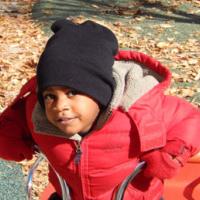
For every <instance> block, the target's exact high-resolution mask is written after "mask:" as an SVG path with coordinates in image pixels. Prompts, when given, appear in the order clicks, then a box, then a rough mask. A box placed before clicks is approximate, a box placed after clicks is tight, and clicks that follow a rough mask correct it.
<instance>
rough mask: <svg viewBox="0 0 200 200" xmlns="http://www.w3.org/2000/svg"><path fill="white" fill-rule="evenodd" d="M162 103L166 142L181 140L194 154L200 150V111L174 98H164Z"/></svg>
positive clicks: (182, 100)
mask: <svg viewBox="0 0 200 200" xmlns="http://www.w3.org/2000/svg"><path fill="white" fill-rule="evenodd" d="M162 102H163V104H162V108H163V109H164V110H163V112H162V113H163V120H164V121H165V125H166V128H167V142H168V141H174V140H181V141H183V142H184V143H185V144H186V147H187V148H188V149H189V151H190V152H191V155H193V154H195V153H196V152H197V151H199V150H200V140H199V137H200V110H199V109H197V108H195V107H194V106H192V105H191V104H190V103H188V102H186V101H185V100H184V99H180V98H177V97H174V96H164V98H163V101H162Z"/></svg>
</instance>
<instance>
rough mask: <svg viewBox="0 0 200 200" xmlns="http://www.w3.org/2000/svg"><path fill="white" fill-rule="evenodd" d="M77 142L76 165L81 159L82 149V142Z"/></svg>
mask: <svg viewBox="0 0 200 200" xmlns="http://www.w3.org/2000/svg"><path fill="white" fill-rule="evenodd" d="M75 144H76V154H75V158H74V162H75V164H76V165H78V164H79V163H80V160H81V155H82V150H81V144H80V142H79V141H78V142H77V143H75Z"/></svg>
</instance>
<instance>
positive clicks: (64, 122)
mask: <svg viewBox="0 0 200 200" xmlns="http://www.w3.org/2000/svg"><path fill="white" fill-rule="evenodd" d="M75 119H76V117H60V118H59V119H58V120H57V122H58V123H59V124H62V125H67V124H70V123H72V122H73V121H74V120H75Z"/></svg>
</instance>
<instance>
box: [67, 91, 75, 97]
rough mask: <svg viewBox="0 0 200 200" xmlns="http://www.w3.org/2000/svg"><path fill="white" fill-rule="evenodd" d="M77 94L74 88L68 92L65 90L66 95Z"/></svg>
mask: <svg viewBox="0 0 200 200" xmlns="http://www.w3.org/2000/svg"><path fill="white" fill-rule="evenodd" d="M77 94H78V92H77V91H76V90H70V91H69V92H67V96H68V97H73V96H75V95H77Z"/></svg>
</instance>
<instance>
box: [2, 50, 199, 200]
mask: <svg viewBox="0 0 200 200" xmlns="http://www.w3.org/2000/svg"><path fill="white" fill-rule="evenodd" d="M116 60H134V61H135V62H138V63H141V64H143V65H146V66H147V67H149V68H151V69H153V70H154V71H155V72H157V73H159V74H160V75H161V76H162V77H164V80H163V81H162V82H161V83H160V84H158V85H157V86H155V87H154V88H153V89H152V90H150V91H149V92H148V93H146V94H145V95H143V96H142V97H141V98H140V99H139V100H138V101H137V102H135V103H134V104H133V105H132V107H131V108H130V109H129V111H128V112H124V111H123V110H121V109H120V108H118V109H116V110H113V113H112V115H111V117H110V118H109V120H108V121H107V122H106V124H105V125H104V127H103V128H102V129H100V130H98V131H94V132H93V133H92V134H91V135H90V136H88V137H86V138H85V139H84V140H83V142H82V143H81V148H82V151H83V153H82V156H81V162H80V164H79V165H75V163H74V157H75V150H76V148H75V146H76V145H75V142H74V141H72V140H68V139H64V138H61V137H56V136H49V135H48V134H45V133H44V134H41V133H37V132H35V131H34V127H33V124H32V111H33V109H34V107H35V103H36V99H37V96H36V94H35V88H36V84H35V78H33V79H32V80H31V82H30V83H28V84H27V85H26V86H25V87H23V88H22V91H21V93H20V95H19V96H18V97H17V100H16V101H15V104H16V103H17V102H20V101H21V99H23V101H21V102H23V103H22V104H20V106H19V107H18V108H17V110H18V111H17V112H16V114H15V115H12V118H13V119H14V120H16V123H15V121H13V122H14V123H11V124H9V126H10V128H9V130H10V131H6V130H7V127H6V129H5V127H4V128H2V125H1V129H0V141H3V142H2V143H3V145H0V156H1V157H4V158H6V159H7V158H9V159H15V160H20V159H23V158H29V155H31V149H32V148H31V145H28V143H27V141H29V139H30V138H31V137H30V133H31V135H32V137H33V139H34V142H36V143H37V144H38V146H39V147H40V149H41V150H42V152H43V153H45V155H46V156H47V157H48V159H49V161H50V163H51V165H52V166H53V167H54V168H55V169H56V171H57V172H58V173H59V174H60V175H61V176H62V177H63V178H64V179H65V180H66V182H67V183H68V184H69V186H70V188H71V195H72V199H73V200H89V199H90V200H92V199H93V200H108V199H112V198H113V197H114V191H116V188H117V187H118V185H119V184H120V183H121V182H122V180H123V179H124V178H125V177H126V176H127V175H128V174H130V173H131V172H132V170H133V168H134V167H135V166H136V164H137V163H138V160H139V156H140V155H141V153H145V154H146V155H147V154H149V156H151V155H152V151H153V150H154V149H160V150H161V149H163V147H164V146H165V147H167V145H168V143H169V141H172V140H175V141H178V140H181V141H183V142H184V143H185V147H186V149H188V151H189V153H190V154H194V153H195V152H197V150H199V147H200V140H199V130H200V113H199V111H198V110H197V109H195V108H194V107H192V106H191V105H190V104H189V103H187V102H186V101H184V100H180V99H178V98H176V97H170V96H165V95H164V94H163V91H164V89H165V88H167V87H168V85H169V82H170V77H171V75H170V73H169V71H168V70H167V69H166V68H164V67H163V66H162V65H161V64H160V63H159V62H158V61H155V60H154V59H152V58H150V57H148V56H146V55H144V54H141V53H137V52H132V51H131V52H130V51H127V52H126V51H121V52H119V54H118V55H117V56H116ZM29 86H30V87H29ZM28 91H30V92H31V93H30V94H29V95H28V93H27V92H28ZM24 104H25V105H26V109H25V110H26V119H24V118H23V117H22V116H21V114H23V115H24V110H23V112H21V108H23V109H24ZM9 109H10V108H8V109H7V110H9ZM7 110H6V111H5V112H4V113H8V112H7ZM20 113H21V114H20ZM2 116H4V114H3V115H2ZM8 116H9V118H10V117H11V114H8ZM1 121H2V118H1V120H0V122H1ZM16 124H17V125H18V126H16ZM22 130H26V131H22ZM4 138H8V139H5V140H4ZM11 138H12V140H11ZM27 138H28V140H27ZM14 140H16V143H15V147H11V146H12V145H11V143H10V141H14ZM173 146H174V145H172V147H173ZM172 147H170V145H169V147H168V148H167V149H168V150H167V151H171V150H172V152H170V153H173V152H174V149H173V148H172ZM6 149H8V151H6ZM14 150H16V152H15V151H14ZM157 152H158V153H155V154H156V155H155V156H152V159H155V160H156V159H161V158H163V157H162V156H161V157H160V156H159V155H160V152H159V151H157ZM21 153H22V154H23V156H22V157H20V156H19V155H21ZM15 154H16V155H17V158H16V155H15ZM162 154H166V152H164V151H162ZM184 156H185V154H183V155H180V156H179V159H180V160H181V159H183V163H184V160H187V156H186V157H185V158H184ZM177 157H178V156H177ZM165 158H166V157H165V156H164V159H163V160H164V161H163V162H164V163H165V162H166V159H165ZM158 167H159V166H158ZM170 167H172V168H173V167H174V166H173V165H172V166H170ZM166 173H167V172H166ZM52 177H54V178H51V180H50V181H51V182H52V183H53V184H54V186H55V188H58V187H59V186H58V182H57V181H56V178H55V176H52ZM161 192H162V180H159V179H158V178H156V177H155V178H148V177H144V176H143V175H142V174H141V175H139V176H138V178H136V179H135V181H133V182H132V183H131V184H130V185H129V186H128V188H127V190H126V193H125V197H126V198H125V199H126V200H132V199H135V200H140V199H142V200H158V199H159V196H160V195H161Z"/></svg>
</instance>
